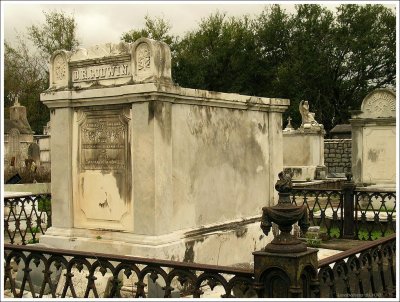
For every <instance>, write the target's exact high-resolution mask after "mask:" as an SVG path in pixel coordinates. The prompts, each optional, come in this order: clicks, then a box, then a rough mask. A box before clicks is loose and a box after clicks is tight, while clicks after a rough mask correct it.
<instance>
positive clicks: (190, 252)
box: [183, 241, 195, 263]
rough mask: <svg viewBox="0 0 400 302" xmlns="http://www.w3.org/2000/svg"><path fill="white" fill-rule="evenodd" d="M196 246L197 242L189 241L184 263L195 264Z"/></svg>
mask: <svg viewBox="0 0 400 302" xmlns="http://www.w3.org/2000/svg"><path fill="white" fill-rule="evenodd" d="M194 244H195V241H189V242H186V243H185V247H186V250H185V256H184V257H183V262H190V263H193V261H194Z"/></svg>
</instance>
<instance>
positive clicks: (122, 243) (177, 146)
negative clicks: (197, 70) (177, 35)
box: [41, 39, 289, 263]
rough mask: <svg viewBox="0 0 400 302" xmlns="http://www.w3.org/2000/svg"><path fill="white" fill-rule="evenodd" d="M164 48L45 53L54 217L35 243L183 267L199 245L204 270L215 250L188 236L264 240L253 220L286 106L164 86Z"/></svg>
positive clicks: (144, 44)
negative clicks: (217, 232) (242, 225)
mask: <svg viewBox="0 0 400 302" xmlns="http://www.w3.org/2000/svg"><path fill="white" fill-rule="evenodd" d="M166 47H167V46H166V45H165V44H163V43H159V42H156V41H153V40H149V39H139V40H137V41H136V42H135V43H133V44H124V43H122V44H118V45H111V44H110V45H105V46H101V47H97V48H94V49H88V50H83V49H80V50H77V51H76V52H72V53H70V52H63V51H61V52H56V53H55V54H54V55H53V56H52V59H51V64H50V65H51V66H50V73H51V79H50V88H49V89H48V90H47V91H45V92H44V93H43V94H42V95H41V100H42V101H43V102H44V103H45V104H46V105H47V106H48V107H49V108H51V109H52V113H51V131H52V141H51V152H52V154H51V159H52V199H53V201H54V202H53V204H52V206H53V208H52V212H53V218H54V219H53V226H52V228H50V229H49V230H47V232H46V235H45V236H43V237H42V238H41V242H43V243H46V244H48V245H50V246H51V245H53V246H55V247H64V248H65V247H68V246H70V247H72V248H74V249H83V250H88V251H98V250H104V251H107V252H115V253H122V254H131V255H132V254H134V255H136V256H144V257H156V256H157V257H158V258H164V259H172V258H174V259H184V258H185V250H186V244H189V242H191V241H193V240H194V239H193V238H201V239H202V240H203V241H204V242H201V240H200V239H199V242H198V243H197V244H196V245H195V249H194V250H193V251H194V255H195V256H194V257H195V258H194V259H195V260H197V259H199V260H201V261H202V262H209V263H213V261H215V260H216V255H214V254H215V253H214V252H213V253H211V252H207V251H215V250H218V249H219V244H220V242H219V241H218V238H217V236H214V235H211V234H212V231H209V232H207V236H208V237H207V236H206V235H205V234H204V233H201V234H197V233H196V232H197V231H198V230H204V229H208V228H214V227H215V228H217V229H218V228H220V229H224V228H225V225H226V224H228V225H229V226H228V227H226V229H225V230H226V234H227V241H229V242H230V243H233V244H235V242H236V240H238V241H239V242H245V243H249V242H251V243H250V245H254V246H258V245H259V242H261V241H265V240H268V239H266V238H264V239H263V240H261V239H259V240H258V239H257V238H258V237H259V235H260V233H259V229H257V230H256V229H255V228H253V224H254V225H255V223H254V221H253V219H254V217H255V216H257V215H259V213H260V210H261V208H262V207H263V206H265V205H268V204H273V203H274V202H275V198H276V196H275V190H274V180H275V178H276V175H277V174H278V172H279V171H281V170H282V162H283V159H282V112H283V111H284V110H286V108H287V106H288V105H289V101H288V100H285V99H276V98H261V97H254V96H244V95H238V94H230V93H219V92H212V91H204V90H196V89H187V88H182V87H179V86H177V85H174V84H173V83H172V80H171V75H170V63H171V62H170V52H169V48H168V47H167V48H166ZM111 68H113V69H112V70H111ZM113 72H114V73H113ZM240 221H245V222H246V225H247V224H248V226H246V229H247V231H246V232H247V233H246V232H244V233H243V234H242V235H240V234H241V233H240V232H239V235H237V236H236V232H234V231H233V230H234V229H235V226H234V224H235V223H237V222H240ZM247 222H248V223H247ZM231 223H232V225H231ZM188 233H189V235H187V234H188ZM224 234H225V233H224ZM246 236H247V237H246ZM244 238H247V239H246V240H244ZM206 239H209V240H206ZM196 242H197V241H196ZM221 244H222V243H221ZM263 244H265V243H263ZM182 247H183V252H182V250H180V249H182ZM221 249H222V248H221ZM223 249H224V250H225V248H223ZM198 250H199V251H200V252H198ZM226 252H229V251H228V250H226ZM189 254H190V255H191V252H190V248H189V252H188V255H189ZM243 254H244V252H243V253H242V252H241V251H240V252H237V253H236V255H235V256H233V257H231V259H230V261H232V262H233V263H235V262H245V261H243V259H242V258H243ZM246 255H249V253H248V251H247V250H246ZM237 256H238V258H240V259H239V260H238V259H236V258H235V257H237ZM249 257H250V255H249ZM221 259H223V257H221Z"/></svg>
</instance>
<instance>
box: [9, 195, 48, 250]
mask: <svg viewBox="0 0 400 302" xmlns="http://www.w3.org/2000/svg"><path fill="white" fill-rule="evenodd" d="M50 226H51V194H35V195H20V196H16V197H5V198H4V242H9V243H11V244H27V243H37V242H38V238H39V237H40V235H41V234H44V233H45V231H46V230H47V228H49V227H50Z"/></svg>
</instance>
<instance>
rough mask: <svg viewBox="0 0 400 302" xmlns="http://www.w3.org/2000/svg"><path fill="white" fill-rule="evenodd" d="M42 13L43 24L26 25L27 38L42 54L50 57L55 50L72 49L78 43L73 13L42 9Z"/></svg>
mask: <svg viewBox="0 0 400 302" xmlns="http://www.w3.org/2000/svg"><path fill="white" fill-rule="evenodd" d="M43 15H44V16H45V19H46V21H45V23H44V24H41V25H32V26H30V27H28V36H29V39H30V40H31V41H32V42H33V43H34V45H35V46H36V47H37V48H38V49H39V50H40V51H41V52H42V53H43V55H45V56H47V57H50V56H51V54H52V53H53V52H54V51H56V50H60V49H65V50H73V49H75V48H76V47H77V46H78V45H79V41H78V40H77V39H76V28H77V24H76V22H75V18H74V16H73V15H72V16H68V15H66V14H65V12H63V11H60V12H57V11H50V12H45V11H43Z"/></svg>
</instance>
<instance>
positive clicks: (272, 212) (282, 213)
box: [261, 172, 309, 253]
mask: <svg viewBox="0 0 400 302" xmlns="http://www.w3.org/2000/svg"><path fill="white" fill-rule="evenodd" d="M278 177H279V180H278V181H277V182H276V184H275V189H276V190H277V191H278V192H279V199H278V204H277V205H275V206H273V207H264V208H263V209H262V210H263V215H262V217H261V229H262V230H263V232H264V234H265V235H268V233H269V232H270V231H271V227H272V223H276V224H277V225H278V226H279V230H280V231H281V233H280V234H279V235H277V236H275V238H274V239H273V240H272V241H271V243H269V244H267V246H266V247H265V251H266V252H272V253H297V252H304V251H306V250H307V246H306V245H305V244H304V243H303V242H301V241H300V240H299V239H297V238H295V237H293V235H291V234H290V231H291V230H292V225H293V224H294V223H296V222H299V226H300V229H301V231H302V232H303V234H304V233H306V232H307V230H308V226H309V224H308V215H307V207H306V206H305V205H301V206H296V205H293V204H292V202H291V201H290V192H291V190H292V179H291V176H290V175H288V174H285V173H284V172H280V173H279V174H278Z"/></svg>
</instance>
